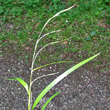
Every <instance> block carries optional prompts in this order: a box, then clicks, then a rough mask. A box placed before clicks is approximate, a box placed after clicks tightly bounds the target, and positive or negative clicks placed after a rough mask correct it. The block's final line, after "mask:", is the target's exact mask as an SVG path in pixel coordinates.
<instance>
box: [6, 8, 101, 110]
mask: <svg viewBox="0 0 110 110" xmlns="http://www.w3.org/2000/svg"><path fill="white" fill-rule="evenodd" d="M73 7H74V6H71V7H69V8H67V9H64V10H62V11H60V12H58V13H56V14H55V15H54V16H52V17H51V18H50V19H48V21H47V22H46V23H45V24H44V26H43V28H42V30H41V32H40V34H39V36H38V39H37V41H36V44H35V48H34V53H33V59H32V65H31V74H30V82H29V85H28V84H27V83H26V82H25V81H24V80H23V79H21V78H17V77H15V78H12V79H7V80H17V81H18V82H19V83H20V84H21V85H22V86H23V87H24V88H25V89H26V91H27V94H28V110H31V109H32V110H34V109H35V107H36V106H37V105H38V103H39V102H40V100H41V99H42V98H43V97H44V95H45V94H46V93H47V92H48V91H49V90H50V89H51V88H52V87H54V86H55V85H56V84H57V83H59V82H60V81H61V80H62V79H64V78H65V77H66V76H68V75H69V74H70V73H72V72H73V71H75V70H76V69H78V68H79V67H81V66H82V65H84V64H86V63H87V62H89V61H90V60H92V59H94V58H95V57H96V56H98V55H99V54H100V53H98V54H96V55H94V56H92V57H90V58H88V59H86V60H84V61H82V62H80V63H78V64H76V65H75V66H73V67H71V68H70V69H68V70H67V71H65V72H64V73H62V74H61V75H59V76H58V77H57V78H56V79H55V80H53V81H52V82H51V83H50V84H49V85H48V86H46V87H45V89H44V90H42V92H41V93H40V94H39V95H38V97H37V98H36V100H35V101H34V103H32V90H31V88H32V85H33V83H35V81H36V80H38V79H39V78H42V77H47V76H52V75H56V74H58V73H53V74H47V75H43V76H39V77H37V78H35V79H33V74H34V71H35V70H38V69H40V68H43V67H45V66H49V65H52V64H56V63H66V62H68V61H59V62H53V63H50V64H46V65H43V66H40V67H37V68H34V64H35V61H36V59H37V57H38V55H39V53H40V52H41V51H42V50H43V49H44V48H46V47H47V46H49V45H53V44H56V43H59V42H62V41H64V40H62V41H56V42H51V43H49V44H46V45H45V46H43V47H42V48H41V49H40V50H39V51H37V47H38V44H39V41H40V40H41V39H43V38H44V37H46V36H47V35H50V34H52V33H57V32H60V30H57V31H51V32H49V33H46V34H44V35H42V32H43V30H44V29H45V27H46V26H47V24H48V23H49V22H50V21H51V20H52V19H53V18H55V17H57V16H59V15H60V14H61V13H63V12H66V11H68V10H70V9H72V8H73ZM66 40H67V39H66ZM59 93H60V92H57V93H55V94H54V95H52V96H51V97H50V98H49V99H48V100H47V102H46V103H45V104H44V106H43V107H42V108H41V110H44V109H45V108H46V106H47V105H48V103H49V102H50V101H51V100H52V99H53V98H54V97H55V96H57V95H58V94H59Z"/></svg>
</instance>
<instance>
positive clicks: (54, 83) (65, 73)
mask: <svg viewBox="0 0 110 110" xmlns="http://www.w3.org/2000/svg"><path fill="white" fill-rule="evenodd" d="M99 54H100V53H98V54H96V55H94V56H92V57H90V58H88V59H86V60H84V61H82V62H80V63H78V64H76V65H75V66H73V67H71V68H70V69H68V70H67V71H65V72H64V73H63V74H61V75H60V76H58V77H57V78H56V79H55V80H53V81H52V82H51V83H50V84H49V85H48V86H47V87H46V88H45V89H44V90H43V91H42V92H41V93H40V94H39V95H38V97H37V98H36V100H35V102H34V104H33V106H32V110H33V109H34V108H35V107H36V105H37V104H38V103H39V101H40V100H41V99H42V98H43V96H44V95H45V94H46V93H47V92H48V91H49V90H50V89H51V88H52V87H54V86H55V85H56V84H57V83H58V82H60V81H61V80H62V79H64V78H65V77H66V76H67V75H69V74H70V73H71V72H73V71H75V70H76V69H78V68H79V67H81V66H82V65H84V64H86V63H87V62H89V61H91V60H92V59H94V58H95V57H97V56H98V55H99Z"/></svg>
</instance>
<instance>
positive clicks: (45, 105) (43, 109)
mask: <svg viewBox="0 0 110 110" xmlns="http://www.w3.org/2000/svg"><path fill="white" fill-rule="evenodd" d="M59 94H60V92H57V93H55V94H54V95H52V96H51V97H50V98H49V99H48V100H47V101H46V103H45V104H44V106H43V107H42V108H41V110H45V108H46V107H47V105H48V104H49V102H50V101H51V100H52V99H53V98H54V97H56V96H57V95H59Z"/></svg>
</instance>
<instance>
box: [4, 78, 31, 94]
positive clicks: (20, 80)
mask: <svg viewBox="0 0 110 110" xmlns="http://www.w3.org/2000/svg"><path fill="white" fill-rule="evenodd" d="M6 80H17V81H18V82H19V83H20V84H21V85H22V86H23V87H24V88H25V89H26V91H27V93H28V95H29V87H28V84H27V83H26V82H25V81H24V80H23V79H21V78H16V77H15V78H12V79H6Z"/></svg>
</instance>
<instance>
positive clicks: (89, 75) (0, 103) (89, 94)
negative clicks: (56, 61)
mask: <svg viewBox="0 0 110 110" xmlns="http://www.w3.org/2000/svg"><path fill="white" fill-rule="evenodd" d="M29 67H30V65H29V66H28V64H26V63H25V62H24V61H23V60H16V59H15V58H14V57H10V58H7V59H5V58H1V59H0V110H27V101H28V97H27V94H26V91H25V89H24V88H23V87H22V86H21V85H20V84H19V83H18V82H17V81H7V80H6V79H7V78H13V77H20V78H22V79H24V80H25V81H26V82H29V75H30V69H29ZM55 71H56V72H58V71H59V74H61V73H62V72H64V71H65V68H58V66H57V65H54V66H52V67H45V68H43V69H41V70H39V71H37V72H35V74H34V76H33V79H34V78H36V77H37V76H39V75H42V74H48V73H52V72H55ZM56 76H58V75H56ZM56 76H49V77H46V78H42V79H40V80H38V81H37V82H36V83H34V84H33V87H32V91H33V101H34V100H35V98H36V97H37V95H38V94H39V93H40V92H41V91H42V90H43V88H44V87H45V86H46V85H47V84H49V83H50V82H51V81H52V80H53V79H55V77H56ZM58 91H60V92H61V93H60V94H59V95H58V96H56V97H55V98H54V99H53V100H52V101H51V102H50V103H49V104H48V106H47V108H46V110H110V71H108V72H106V73H97V72H95V71H89V70H87V69H84V67H81V68H80V69H78V70H76V71H74V72H73V73H72V74H70V75H69V76H67V77H66V78H65V79H63V80H62V81H61V82H60V83H59V84H57V85H56V86H55V87H54V88H52V89H51V90H50V91H49V93H47V94H46V95H45V97H44V98H43V99H42V100H41V102H40V103H39V105H38V106H37V107H36V109H35V110H41V107H42V105H43V104H44V103H45V101H46V100H47V99H48V98H49V97H50V96H51V95H52V94H54V93H56V92H58Z"/></svg>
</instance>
